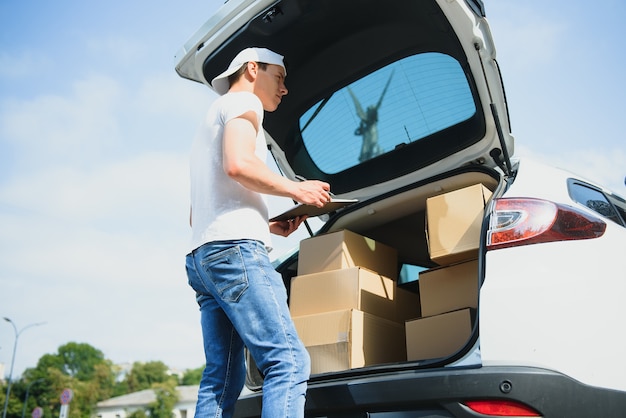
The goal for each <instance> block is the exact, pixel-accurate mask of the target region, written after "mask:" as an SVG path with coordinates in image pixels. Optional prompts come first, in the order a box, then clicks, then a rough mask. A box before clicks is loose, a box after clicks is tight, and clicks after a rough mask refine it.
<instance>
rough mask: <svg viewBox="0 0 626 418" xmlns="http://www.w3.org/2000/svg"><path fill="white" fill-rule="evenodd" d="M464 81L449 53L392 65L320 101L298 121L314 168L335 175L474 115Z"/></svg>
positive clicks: (470, 94)
mask: <svg viewBox="0 0 626 418" xmlns="http://www.w3.org/2000/svg"><path fill="white" fill-rule="evenodd" d="M475 113H476V106H475V103H474V98H473V97H472V91H471V88H470V86H469V83H468V80H467V77H466V75H465V72H464V71H463V69H462V67H461V66H460V65H459V63H458V61H456V60H455V59H454V58H452V57H451V56H449V55H445V54H441V53H436V52H429V53H421V54H418V55H413V56H410V57H407V58H404V59H402V60H400V61H396V62H394V63H392V64H390V65H387V66H386V67H383V68H380V69H378V70H377V71H375V72H373V73H370V74H368V75H367V76H365V77H363V78H361V79H359V80H357V81H356V82H354V83H352V84H350V85H348V86H346V87H344V88H342V89H340V90H338V91H336V92H335V93H334V94H333V95H331V96H330V97H327V98H326V99H324V100H321V101H319V102H318V103H316V104H315V105H314V106H313V107H311V108H310V109H309V110H308V111H307V112H305V113H304V114H303V115H302V117H301V118H300V120H299V124H300V132H301V135H302V140H303V143H304V146H305V147H306V149H307V151H308V153H309V155H310V157H311V159H312V160H313V162H314V163H315V165H317V167H318V168H319V169H320V170H321V171H322V172H324V173H326V174H331V175H332V174H336V173H339V172H342V171H344V170H347V169H349V168H351V167H354V166H356V165H358V164H360V163H362V162H364V161H367V160H370V159H373V158H376V157H378V156H380V155H383V154H385V153H388V152H390V151H393V150H395V149H398V148H400V147H402V146H404V145H408V144H410V143H414V142H416V141H420V140H421V139H423V138H426V137H428V136H430V135H432V134H434V133H437V132H439V131H442V130H444V129H446V128H449V127H452V126H454V125H457V124H459V123H461V122H463V121H466V120H468V119H470V118H471V117H473V116H474V115H475Z"/></svg>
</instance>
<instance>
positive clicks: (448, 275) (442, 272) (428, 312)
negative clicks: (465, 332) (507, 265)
mask: <svg viewBox="0 0 626 418" xmlns="http://www.w3.org/2000/svg"><path fill="white" fill-rule="evenodd" d="M418 283H419V289H420V304H421V307H422V316H432V315H438V314H441V313H444V312H450V311H456V310H457V309H462V308H476V307H477V306H478V261H477V260H472V261H466V262H464V263H459V264H453V265H451V266H447V267H438V268H434V269H430V270H424V271H422V272H420V274H419V280H418Z"/></svg>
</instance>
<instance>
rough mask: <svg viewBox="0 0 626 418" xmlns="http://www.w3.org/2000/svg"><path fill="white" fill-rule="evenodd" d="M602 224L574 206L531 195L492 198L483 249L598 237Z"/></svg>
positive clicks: (602, 228) (603, 227)
mask: <svg viewBox="0 0 626 418" xmlns="http://www.w3.org/2000/svg"><path fill="white" fill-rule="evenodd" d="M605 229H606V223H604V222H603V221H602V220H600V219H598V218H595V217H593V216H591V215H588V214H586V213H584V212H582V211H580V210H578V209H576V208H573V207H570V206H565V205H561V204H557V203H553V202H549V201H547V200H541V199H531V198H510V199H496V200H495V202H494V206H493V209H492V213H491V219H490V222H489V231H488V232H487V249H488V250H495V249H499V248H507V247H513V246H518V245H528V244H537V243H540V242H551V241H566V240H579V239H589V238H598V237H600V236H602V234H604V231H605Z"/></svg>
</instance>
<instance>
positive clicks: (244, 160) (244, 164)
mask: <svg viewBox="0 0 626 418" xmlns="http://www.w3.org/2000/svg"><path fill="white" fill-rule="evenodd" d="M254 121H256V115H255V114H254V112H248V113H245V114H244V115H242V116H240V117H238V118H235V119H232V120H230V121H228V122H227V123H226V126H225V127H224V148H223V150H224V151H223V152H224V171H225V172H226V174H227V175H228V176H229V177H231V178H232V179H234V180H236V181H237V182H239V183H240V184H241V185H243V186H244V187H246V188H248V189H250V190H253V191H255V192H258V193H263V194H270V195H276V196H285V197H290V198H291V199H293V200H295V201H297V202H299V203H305V204H309V205H314V206H317V207H322V206H324V205H325V204H326V203H328V202H329V201H330V194H329V191H330V185H329V184H328V183H325V182H323V181H318V180H309V181H303V182H295V181H291V180H289V179H287V178H285V177H282V176H280V175H279V174H277V173H275V172H273V171H272V170H271V169H270V168H269V167H268V166H267V165H266V164H265V162H264V161H262V160H260V159H259V158H258V157H257V156H256V154H255V153H254V149H255V144H256V135H257V131H256V126H255V122H254ZM259 129H261V127H259Z"/></svg>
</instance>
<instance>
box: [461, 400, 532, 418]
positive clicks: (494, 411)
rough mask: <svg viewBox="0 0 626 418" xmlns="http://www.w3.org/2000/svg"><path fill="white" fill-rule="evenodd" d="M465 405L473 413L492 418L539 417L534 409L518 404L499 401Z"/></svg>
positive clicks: (471, 402) (470, 402) (473, 402)
mask: <svg viewBox="0 0 626 418" xmlns="http://www.w3.org/2000/svg"><path fill="white" fill-rule="evenodd" d="M464 403H465V405H466V406H467V407H468V408H469V409H471V410H472V411H474V412H478V413H479V414H483V415H489V416H493V417H540V416H541V415H540V414H539V413H537V411H535V410H534V409H532V408H530V407H528V406H526V405H524V404H522V403H519V402H511V401H501V400H487V401H467V402H464Z"/></svg>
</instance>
